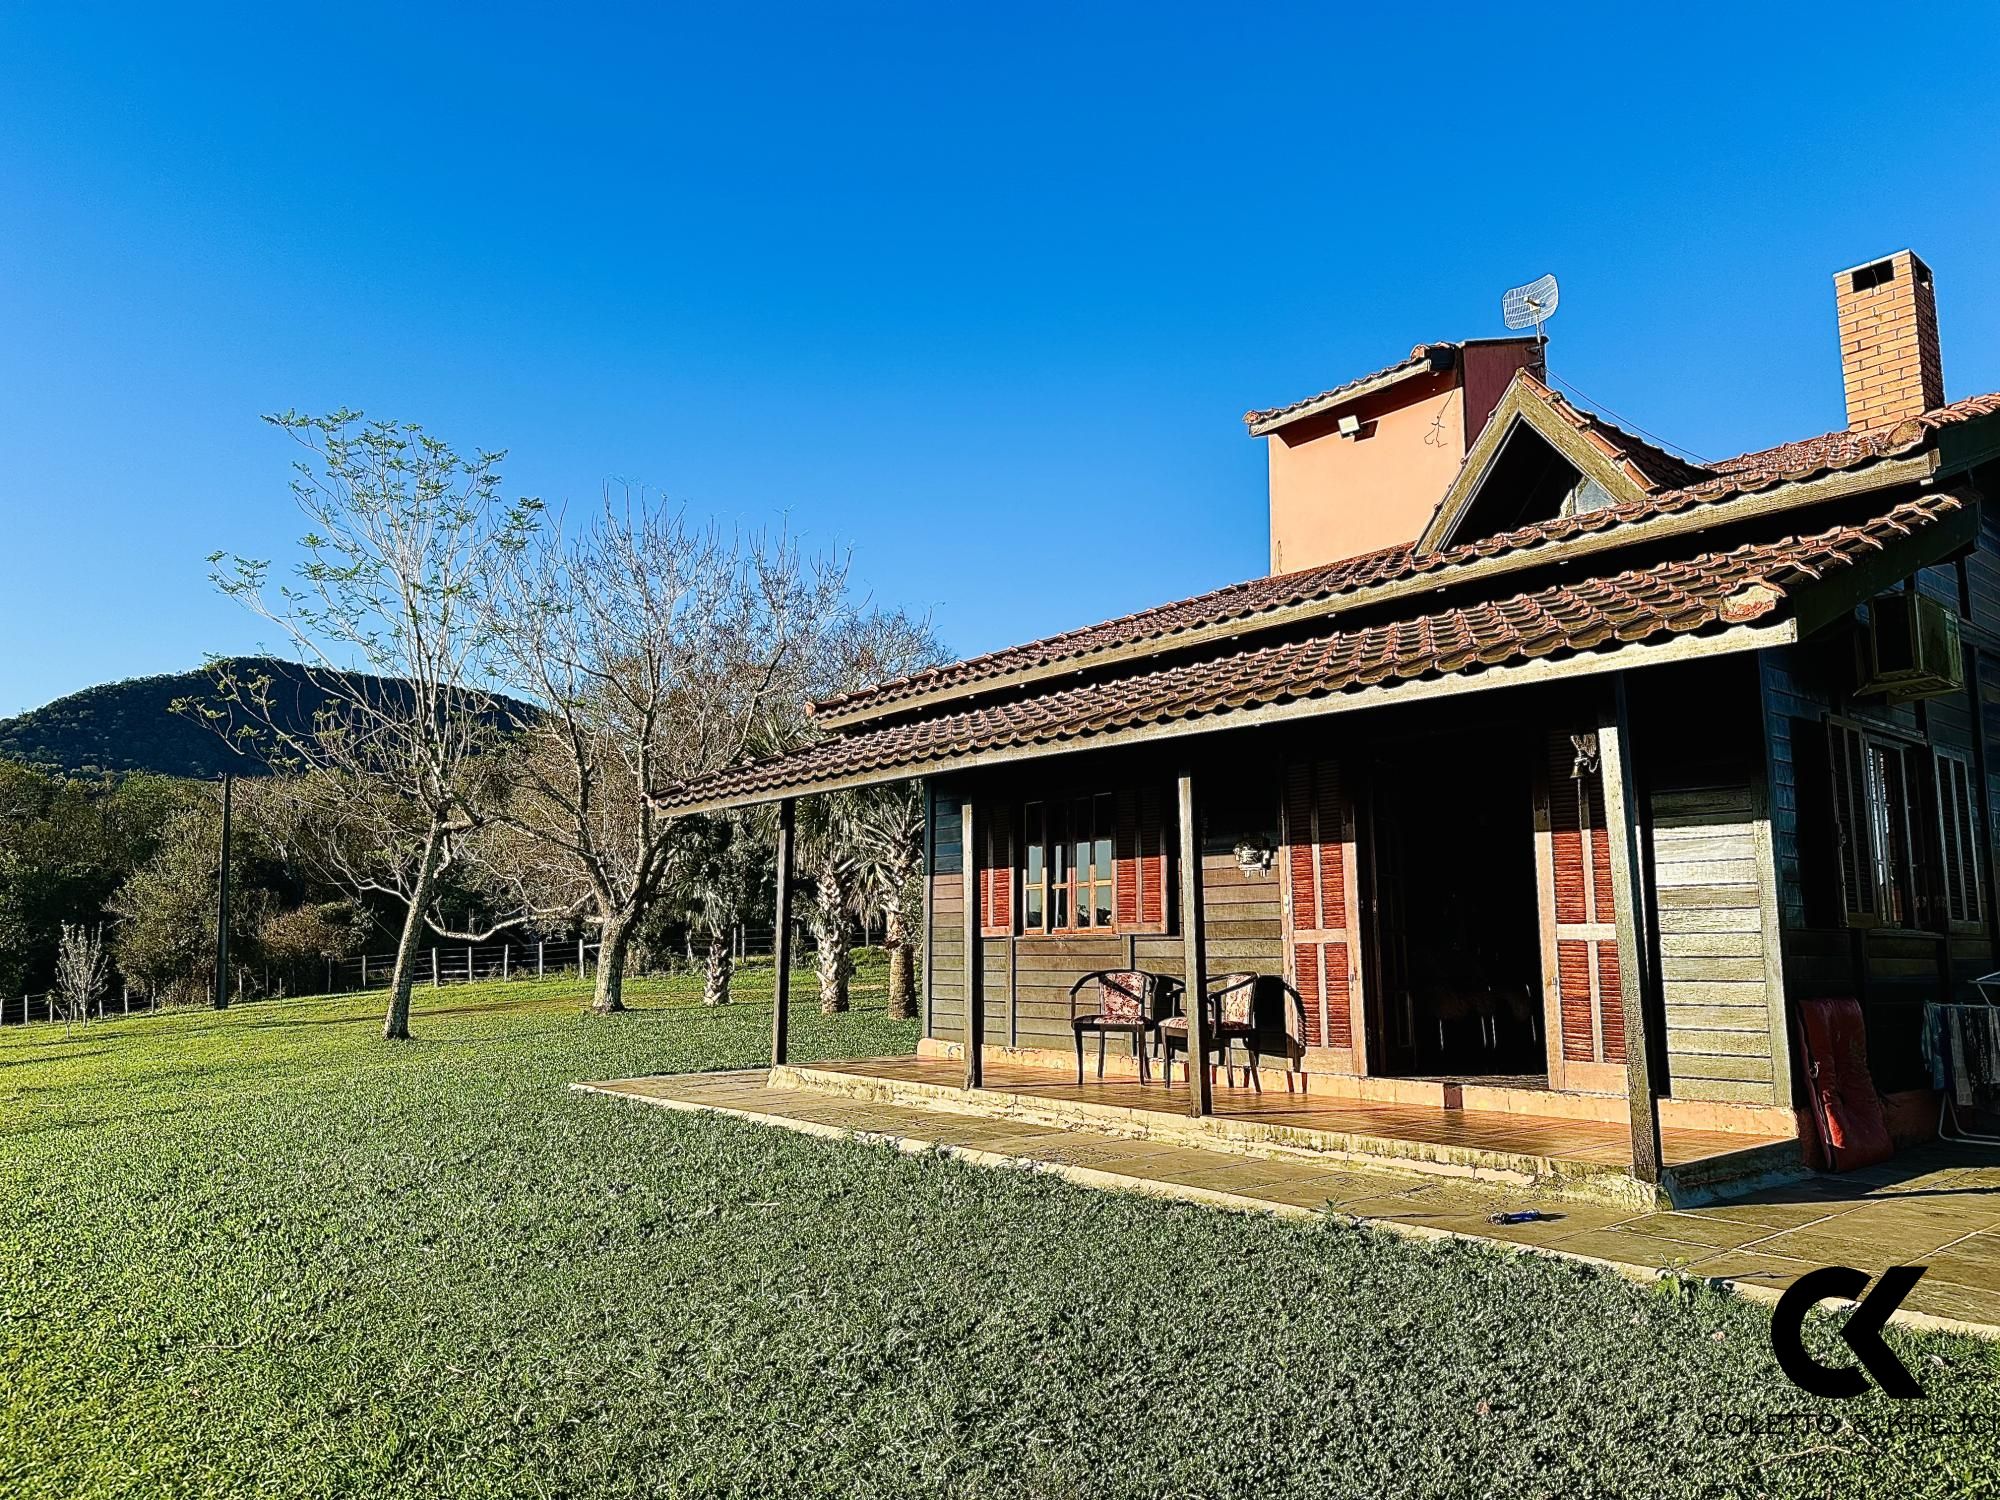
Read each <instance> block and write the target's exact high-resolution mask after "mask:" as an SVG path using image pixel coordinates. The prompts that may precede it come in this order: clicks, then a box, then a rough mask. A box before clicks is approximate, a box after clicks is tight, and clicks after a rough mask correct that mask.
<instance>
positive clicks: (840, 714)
mask: <svg viewBox="0 0 2000 1500" xmlns="http://www.w3.org/2000/svg"><path fill="white" fill-rule="evenodd" d="M1938 468H1939V458H1938V453H1937V451H1936V450H1935V449H1924V450H1922V451H1920V452H1918V453H1915V454H1908V455H1898V456H1894V457H1888V458H1879V459H1874V460H1872V461H1870V462H1869V463H1866V464H1859V465H1856V466H1854V467H1852V468H1846V469H1835V470H1832V471H1830V472H1827V473H1825V474H1820V475H1816V476H1813V477H1810V478H1801V479H1796V480H1785V481H1780V482H1778V483H1776V484H1773V485H1770V486H1769V487H1767V488H1764V489H1759V490H1749V491H1745V492H1742V493H1741V494H1737V495H1732V496H1731V497H1730V498H1728V499H1726V500H1715V501H1700V500H1696V501H1692V502H1690V503H1689V504H1687V505H1686V506H1683V507H1681V508H1679V509H1676V510H1669V511H1663V512H1660V513H1659V514H1656V515H1652V516H1647V517H1643V518H1641V519H1638V520H1633V521H1613V522H1611V523H1610V524H1608V525H1606V526H1605V527H1604V529H1602V530H1599V531H1586V532H1583V533H1581V534H1579V535H1574V536H1569V537H1565V538H1562V539H1561V540H1558V541H1552V542H1545V543H1541V544H1538V545H1530V546H1525V547H1519V548H1512V549H1509V550H1506V551H1502V552H1496V553H1493V554H1491V555H1487V556H1480V557H1473V558H1469V559H1467V560H1466V561H1464V562H1458V563H1447V564H1444V565H1443V566H1440V567H1435V568H1430V569H1427V570H1425V571H1423V572H1419V573H1413V574H1410V575H1408V576H1406V577H1400V578H1395V579H1391V580H1390V581H1388V582H1386V583H1379V584H1373V585H1369V586H1365V587H1362V588H1358V589H1353V590H1350V591H1349V592H1346V593H1341V594H1334V595H1330V596H1328V597H1324V598H1320V599H1314V600H1310V601H1308V602H1306V603H1303V604H1295V605H1289V606H1283V607H1280V608H1277V609H1269V610H1265V611H1263V612H1261V613H1258V614H1253V615H1242V616H1237V617H1235V618H1232V619H1228V620H1222V621H1218V622H1216V623H1215V624H1212V625H1201V626H1195V627H1192V628H1189V629H1187V630H1183V631H1180V632H1177V633H1175V634H1171V635H1161V636H1153V637H1149V638H1148V639H1146V640H1143V641H1133V642H1129V643H1127V644H1125V645H1123V646H1117V647H1111V648H1108V649H1105V650H1101V651H1097V652H1093V653H1090V654H1088V655H1082V656H1074V657H1067V658H1064V659H1062V660H1060V661H1054V662H1044V663H1038V664H1036V665H1034V666H1031V667H1023V668H1019V669H1017V670H1015V671H1012V672H1007V673H1001V674H997V675H995V676H992V677H984V678H980V679H979V680H978V681H976V682H971V683H965V684H954V685H951V686H947V687H939V688H934V689H932V690H930V691H928V692H923V693H915V694H911V695H909V696H906V697H900V698H896V699H893V700H891V701H889V702H887V703H867V702H864V703H859V704H856V705H855V706H854V707H852V708H847V709H840V710H836V711H834V712H832V713H827V712H819V713H816V714H815V715H814V722H815V723H816V724H818V725H819V726H820V727H821V728H824V729H831V730H845V729H853V728H857V727H859V726H861V725H863V724H873V723H877V722H879V721H882V720H886V719H892V718H902V717H905V716H907V715H912V714H920V713H924V712H926V711H930V710H935V709H937V708H939V707H941V706H942V705H944V704H948V703H966V702H970V701H972V700H974V699H977V698H981V697H985V696H988V695H990V694H993V693H998V692H1006V691H1009V690H1012V689H1015V688H1021V687H1027V686H1030V685H1032V684H1034V683H1038V682H1047V681H1050V680H1052V679H1054V678H1057V677H1073V676H1076V675H1077V674H1079V673H1082V672H1088V671H1095V670H1099V669H1101V668H1104V667H1108V666H1117V665H1120V664H1122V663H1127V662H1131V661H1136V660H1140V659H1143V658H1145V657H1150V656H1159V655H1161V654H1163V653H1165V652H1168V651H1180V650H1185V649H1188V648H1190V647H1194V646H1201V645H1207V644H1211V643H1213V642H1216V641H1222V640H1229V639H1232V638H1234V637H1237V636H1243V635H1251V634H1255V633H1258V632H1261V631H1265V630H1272V629H1278V628H1281V627H1284V626H1288V625H1296V624H1301V623H1304V622H1306V621H1310V620H1315V619H1321V618H1325V617H1328V616H1332V615H1338V614H1343V613H1346V612H1348V611H1350V610H1356V609H1362V608H1366V607H1369V606H1372V605H1377V604H1384V603H1388V602H1390V601H1392V600H1395V599H1399V598H1403V597H1407V596H1408V595H1411V594H1418V593H1425V594H1428V593H1435V592H1436V591H1438V590H1439V589H1443V588H1448V587H1454V586H1456V585H1458V584H1461V583H1470V582H1476V581H1479V580H1481V579H1485V578H1489V577H1494V576H1498V575H1501V574H1505V573H1511V572H1518V571H1521V570H1523V569H1526V568H1531V567H1540V566H1542V565H1544V564H1546V563H1548V562H1550V561H1551V560H1553V559H1555V558H1558V557H1561V558H1582V557H1591V556H1595V555H1597V554H1599V553H1602V552H1606V551H1611V550H1614V549H1616V548H1619V547H1626V546H1638V545H1642V544H1644V543H1646V542H1649V541H1654V540H1657V539H1659V538H1661V537H1666V536H1674V535H1678V534H1680V533H1682V532H1687V531H1695V530H1700V529H1702V528H1704V527H1707V526H1712V525H1720V524H1727V523H1733V522H1736V521H1744V520H1755V519H1757V518H1759V517H1761V516H1765V515H1769V514H1771V513H1772V512H1774V511H1782V510H1791V509H1794V508H1797V507H1802V506H1807V505H1814V504H1818V503H1820V502H1822V501H1826V500H1837V499H1845V498H1847V497H1849V496H1852V495H1857V494H1864V493H1867V492H1868V491H1871V490H1877V489H1889V488H1893V487H1895V486H1898V485H1904V484H1920V483H1923V482H1925V481H1928V480H1930V479H1932V478H1933V477H1934V476H1935V475H1936V474H1937V472H1938Z"/></svg>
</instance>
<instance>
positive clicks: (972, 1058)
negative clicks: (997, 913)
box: [958, 797, 986, 1089]
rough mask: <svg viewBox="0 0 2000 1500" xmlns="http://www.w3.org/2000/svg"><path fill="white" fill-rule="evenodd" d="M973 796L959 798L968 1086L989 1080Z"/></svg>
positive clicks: (966, 1078)
mask: <svg viewBox="0 0 2000 1500" xmlns="http://www.w3.org/2000/svg"><path fill="white" fill-rule="evenodd" d="M976 832H977V829H975V828H974V826H973V818H972V799H971V798H970V797H960V798H959V799H958V836H959V849H960V851H961V852H960V854H959V861H958V864H959V869H960V871H961V872H962V874H963V876H964V883H965V1086H966V1087H967V1088H969V1089H976V1088H978V1087H979V1086H980V1085H981V1084H983V1083H985V1082H986V1064H985V1059H984V1058H983V1057H982V1056H981V1055H980V1054H981V1053H982V1051H983V1050H984V1048H985V1046H986V997H985V995H983V994H982V993H980V983H979V981H980V979H981V977H982V976H981V974H980V968H981V964H980V961H979V845H978V844H976V843H974V842H973V836H974V834H975V833H976Z"/></svg>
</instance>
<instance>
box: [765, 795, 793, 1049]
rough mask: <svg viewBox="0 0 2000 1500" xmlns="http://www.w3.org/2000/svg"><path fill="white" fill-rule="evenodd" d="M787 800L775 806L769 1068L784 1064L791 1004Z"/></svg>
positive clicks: (789, 807)
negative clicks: (775, 887) (774, 923)
mask: <svg viewBox="0 0 2000 1500" xmlns="http://www.w3.org/2000/svg"><path fill="white" fill-rule="evenodd" d="M796 812H797V809H796V807H795V806H794V804H793V802H792V799H791V798H790V797H787V798H785V800H784V801H782V802H780V803H779V804H778V901H777V923H778V930H777V933H776V935H775V937H774V938H773V940H772V944H771V963H772V965H773V968H774V970H775V972H774V973H773V975H772V980H771V983H772V990H771V1066H772V1067H774V1068H782V1067H783V1066H784V1065H785V1032H786V1025H787V1021H788V1019H789V1017H788V1014H787V1012H788V1009H789V1007H790V1005H791V1002H792V826H793V821H794V818H795V816H796Z"/></svg>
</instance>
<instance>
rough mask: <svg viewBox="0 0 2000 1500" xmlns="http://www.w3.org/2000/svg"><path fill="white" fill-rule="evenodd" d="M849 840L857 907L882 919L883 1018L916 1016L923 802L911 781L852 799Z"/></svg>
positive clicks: (921, 899)
mask: <svg viewBox="0 0 2000 1500" xmlns="http://www.w3.org/2000/svg"><path fill="white" fill-rule="evenodd" d="M855 802H856V809H855V814H854V818H853V825H852V836H853V841H854V853H855V860H856V863H857V865H858V867H859V872H858V873H859V884H860V895H861V909H862V912H863V913H864V915H867V916H870V917H877V916H879V917H880V918H881V919H882V942H883V946H884V947H885V948H887V949H888V952H889V1015H890V1018H891V1019H892V1020H897V1021H909V1020H913V1019H915V1017H916V1014H917V985H916V943H915V942H914V941H913V936H914V932H913V926H912V922H911V918H912V916H913V915H915V914H916V913H919V912H921V911H922V910H923V866H924V804H923V796H922V793H921V791H920V790H919V788H918V785H917V783H916V782H914V781H900V782H895V783H893V784H891V785H889V786H882V787H872V788H870V789H869V790H868V791H866V792H862V793H858V794H856V797H855Z"/></svg>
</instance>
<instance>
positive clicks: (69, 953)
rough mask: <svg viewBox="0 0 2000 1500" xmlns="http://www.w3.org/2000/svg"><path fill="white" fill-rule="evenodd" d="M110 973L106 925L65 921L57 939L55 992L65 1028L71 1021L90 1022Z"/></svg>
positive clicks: (82, 1023) (66, 1029)
mask: <svg viewBox="0 0 2000 1500" xmlns="http://www.w3.org/2000/svg"><path fill="white" fill-rule="evenodd" d="M109 976H110V967H109V965H108V964H107V963H106V962H105V958H104V929H103V927H101V926H99V927H84V926H82V925H81V924H79V923H71V922H65V923H63V924H62V936H61V937H60V938H59V939H58V940H57V942H56V988H55V994H56V1000H57V1003H58V1004H60V1005H61V1007H62V1015H63V1030H64V1031H65V1032H67V1031H68V1030H69V1028H70V1023H71V1022H72V1021H74V1022H76V1023H77V1024H79V1025H83V1026H88V1025H89V1024H90V1013H91V1011H92V1009H93V1008H95V1006H96V1005H97V1002H98V1001H99V1000H100V999H102V998H103V995H104V988H105V985H106V983H107V981H108V979H109Z"/></svg>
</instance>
